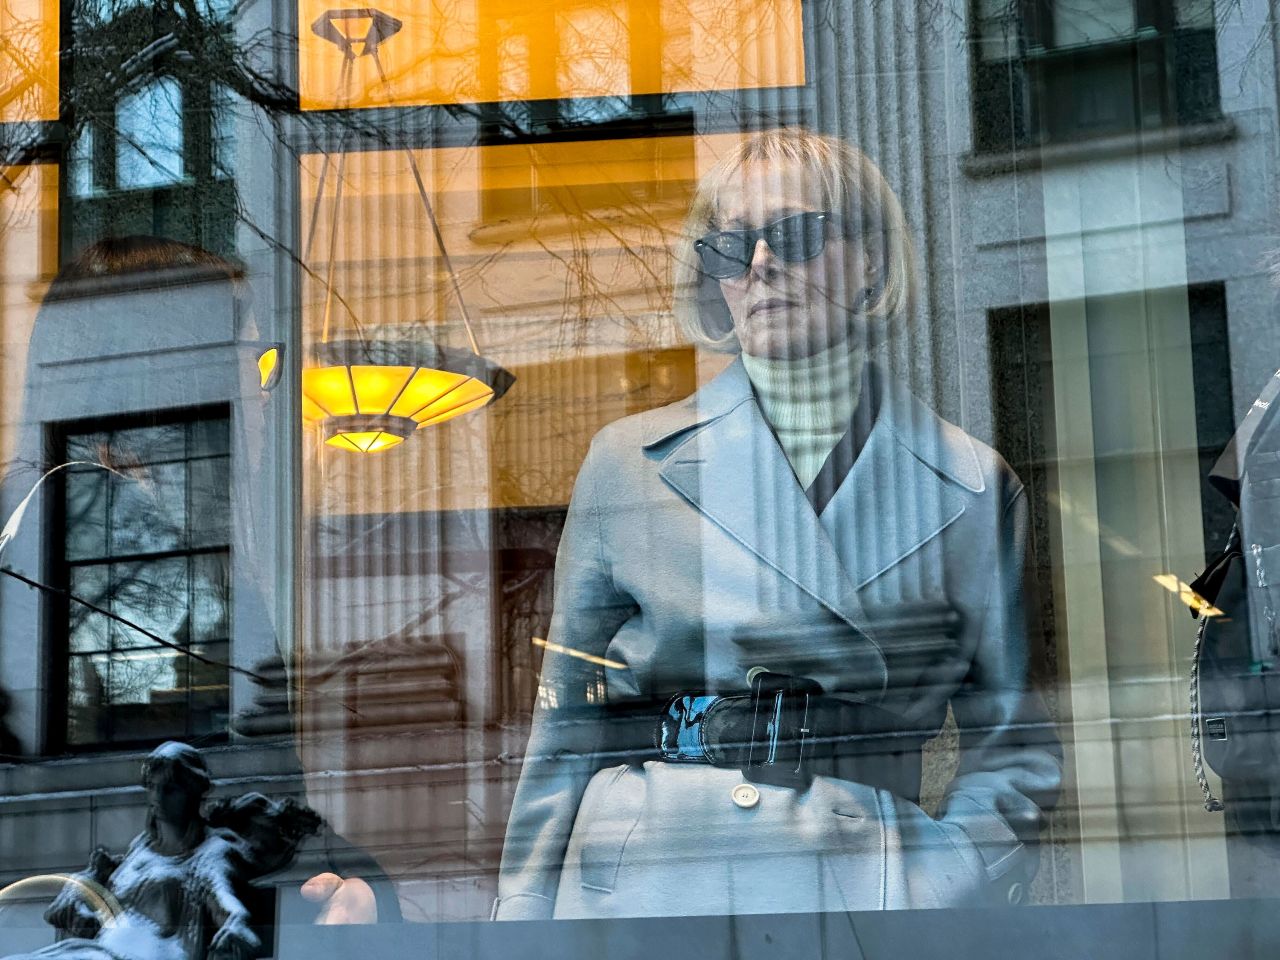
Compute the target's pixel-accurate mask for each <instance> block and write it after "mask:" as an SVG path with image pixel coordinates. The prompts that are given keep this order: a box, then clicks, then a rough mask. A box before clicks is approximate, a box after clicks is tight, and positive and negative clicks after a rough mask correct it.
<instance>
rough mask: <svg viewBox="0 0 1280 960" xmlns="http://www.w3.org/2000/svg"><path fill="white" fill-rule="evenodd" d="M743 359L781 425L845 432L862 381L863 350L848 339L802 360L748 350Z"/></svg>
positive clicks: (768, 413) (771, 417)
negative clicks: (763, 354)
mask: <svg viewBox="0 0 1280 960" xmlns="http://www.w3.org/2000/svg"><path fill="white" fill-rule="evenodd" d="M742 365H743V367H744V368H746V371H747V376H748V377H749V378H750V379H751V385H752V386H753V387H754V388H755V391H756V396H757V398H758V399H759V401H760V408H761V410H762V411H763V412H764V415H765V418H766V419H767V420H768V421H769V423H770V424H772V425H773V428H774V429H775V430H780V431H786V432H792V431H804V432H815V433H828V432H835V433H843V432H844V430H845V428H846V427H848V425H849V421H850V419H851V418H852V416H853V410H854V407H855V406H857V403H858V394H859V391H860V390H861V387H862V383H861V380H862V367H863V355H862V351H861V350H858V349H856V348H855V347H854V346H853V344H852V343H850V342H849V341H845V342H843V343H839V344H836V345H835V346H834V347H829V348H827V349H826V350H823V351H822V352H821V353H816V354H814V355H813V356H811V357H802V358H800V359H798V360H791V359H785V360H778V359H773V358H770V357H755V356H752V355H750V354H747V353H744V354H743V355H742Z"/></svg>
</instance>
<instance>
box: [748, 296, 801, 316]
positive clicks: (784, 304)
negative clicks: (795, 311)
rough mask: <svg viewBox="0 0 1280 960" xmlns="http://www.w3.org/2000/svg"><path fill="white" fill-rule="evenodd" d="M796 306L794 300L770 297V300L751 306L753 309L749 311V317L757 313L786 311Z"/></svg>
mask: <svg viewBox="0 0 1280 960" xmlns="http://www.w3.org/2000/svg"><path fill="white" fill-rule="evenodd" d="M794 306H795V301H794V300H783V299H781V298H780V297H770V298H769V299H768V300H758V301H756V302H755V303H753V304H752V305H751V309H750V310H748V311H747V316H749V317H753V316H755V315H756V314H757V313H763V312H765V311H766V310H786V309H788V308H790V307H794Z"/></svg>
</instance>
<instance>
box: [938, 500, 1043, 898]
mask: <svg viewBox="0 0 1280 960" xmlns="http://www.w3.org/2000/svg"><path fill="white" fill-rule="evenodd" d="M1013 483H1014V489H1013V491H1012V493H1011V495H1010V497H1009V498H1008V500H1007V502H1006V503H1005V505H1004V506H1003V508H1002V510H1001V513H1000V522H999V527H998V534H997V536H996V538H995V540H996V543H995V546H994V550H993V552H994V558H993V559H994V562H993V564H992V565H991V571H992V577H991V580H990V587H989V588H988V590H989V592H988V596H987V599H986V603H985V605H984V607H983V608H982V609H981V610H980V611H979V612H978V616H977V617H975V621H976V625H975V626H976V629H975V631H974V632H973V633H972V634H971V635H969V636H968V637H967V638H966V639H967V640H968V643H969V644H971V645H972V651H971V654H970V668H969V672H968V675H967V676H966V678H965V680H964V682H963V684H962V685H961V688H960V690H959V691H958V692H957V693H956V694H955V695H954V696H953V697H952V700H951V709H952V712H953V713H954V715H955V718H956V724H957V726H958V727H959V731H960V757H959V763H958V767H957V770H956V775H955V778H954V779H953V780H952V781H951V783H950V784H949V785H948V787H947V789H946V793H945V795H944V798H943V802H942V805H941V808H940V811H939V817H938V823H939V826H940V827H941V829H942V830H943V831H944V832H945V833H948V838H947V839H948V840H949V841H950V842H951V843H953V844H955V845H956V846H957V848H960V849H964V850H965V852H966V853H967V854H968V855H969V858H970V860H971V862H973V864H974V867H975V869H976V870H977V871H979V872H980V873H985V878H986V880H987V881H988V882H989V884H990V886H989V888H988V889H987V890H985V891H983V892H984V893H986V894H987V895H989V896H991V897H994V898H995V899H997V900H998V901H1001V902H1003V901H1005V900H1006V899H1007V900H1009V901H1011V902H1017V901H1018V900H1019V899H1020V898H1021V894H1022V890H1021V888H1019V887H1017V886H1015V884H1018V883H1021V882H1025V881H1026V880H1028V879H1030V877H1031V876H1032V875H1033V874H1034V873H1035V868H1036V864H1037V860H1038V856H1037V853H1036V844H1037V840H1038V837H1039V832H1040V828H1041V826H1042V824H1043V821H1044V819H1045V812H1046V811H1047V810H1049V809H1050V808H1052V807H1053V805H1054V803H1055V802H1056V801H1057V798H1058V793H1059V790H1060V788H1061V783H1062V764H1063V755H1062V745H1061V743H1060V742H1059V740H1058V737H1057V734H1056V732H1055V730H1054V725H1053V723H1052V722H1051V721H1050V719H1049V716H1048V712H1047V711H1046V709H1045V706H1044V702H1043V700H1042V699H1041V697H1040V695H1039V693H1038V692H1037V691H1036V690H1035V688H1034V685H1033V684H1034V681H1035V679H1036V678H1035V676H1034V671H1033V670H1032V664H1033V663H1034V661H1035V657H1033V649H1035V648H1037V647H1038V645H1039V642H1040V631H1039V629H1038V627H1037V622H1038V604H1037V601H1036V597H1035V591H1034V583H1035V580H1034V573H1033V571H1032V568H1031V558H1030V551H1029V550H1028V547H1027V541H1028V508H1027V497H1026V494H1025V492H1024V490H1023V488H1022V486H1021V484H1018V483H1017V482H1016V480H1015V481H1014V482H1013ZM974 853H976V854H977V857H976V858H974V857H973V854H974Z"/></svg>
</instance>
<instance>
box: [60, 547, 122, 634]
mask: <svg viewBox="0 0 1280 960" xmlns="http://www.w3.org/2000/svg"><path fill="white" fill-rule="evenodd" d="M70 590H71V594H72V596H73V597H78V598H79V599H82V600H87V601H89V602H90V603H92V604H93V605H94V606H96V607H100V608H102V609H103V610H109V611H111V607H112V603H111V600H112V598H111V588H110V579H109V577H108V568H107V567H106V566H105V565H104V566H98V565H95V566H87V567H72V568H71V582H70ZM68 610H69V613H70V625H69V635H70V644H71V649H72V650H73V651H74V652H77V653H81V652H83V653H90V652H95V651H99V650H106V649H108V648H110V646H111V618H110V617H107V616H104V615H103V614H101V613H99V612H98V611H97V610H93V609H90V608H89V607H87V606H85V605H84V604H81V603H76V602H75V600H71V601H70V604H69V606H68ZM111 612H114V611H111Z"/></svg>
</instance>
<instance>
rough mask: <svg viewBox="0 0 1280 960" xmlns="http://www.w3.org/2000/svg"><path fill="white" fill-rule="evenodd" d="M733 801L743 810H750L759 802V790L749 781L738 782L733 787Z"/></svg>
mask: <svg viewBox="0 0 1280 960" xmlns="http://www.w3.org/2000/svg"><path fill="white" fill-rule="evenodd" d="M732 796H733V802H734V803H736V804H737V805H738V806H740V807H741V808H742V809H743V810H750V809H751V808H752V807H754V806H755V805H756V804H757V803H759V802H760V791H759V790H757V789H756V788H755V787H753V786H752V785H751V784H749V783H740V784H738V785H737V786H736V787H734V788H733V794H732Z"/></svg>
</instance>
